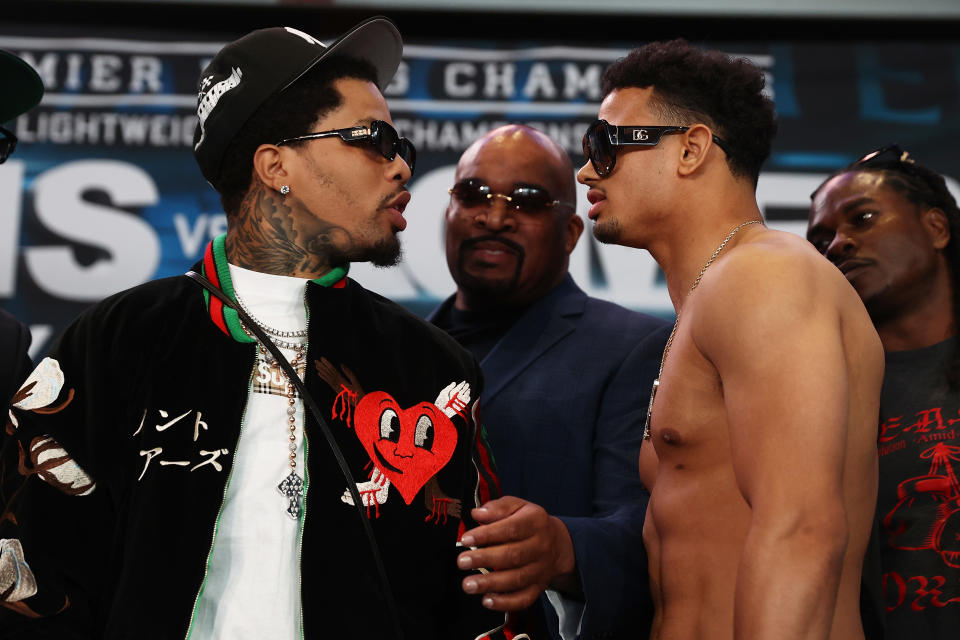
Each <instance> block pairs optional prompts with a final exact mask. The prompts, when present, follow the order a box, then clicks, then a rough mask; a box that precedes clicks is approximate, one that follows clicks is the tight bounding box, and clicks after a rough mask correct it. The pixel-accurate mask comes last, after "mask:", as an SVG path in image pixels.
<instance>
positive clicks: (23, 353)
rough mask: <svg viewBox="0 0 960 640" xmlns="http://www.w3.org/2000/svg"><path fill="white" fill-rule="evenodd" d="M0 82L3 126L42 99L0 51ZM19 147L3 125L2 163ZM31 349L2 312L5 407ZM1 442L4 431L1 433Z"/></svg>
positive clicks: (26, 73)
mask: <svg viewBox="0 0 960 640" xmlns="http://www.w3.org/2000/svg"><path fill="white" fill-rule="evenodd" d="M0 83H2V85H3V87H4V91H3V97H0V123H4V122H7V121H8V120H13V119H14V118H16V117H17V116H19V115H20V114H22V113H26V112H27V111H29V110H30V109H33V108H34V107H35V106H37V103H39V102H40V98H42V97H43V81H42V80H40V76H39V75H37V72H36V71H34V69H33V67H31V66H30V65H29V64H27V63H26V62H24V61H23V60H21V59H20V58H18V57H17V56H15V55H13V54H12V53H9V52H7V51H3V50H2V49H0ZM16 146H17V136H15V135H14V134H13V132H12V131H9V130H7V129H5V128H4V127H2V126H0V164H3V163H4V162H6V161H7V158H9V157H10V154H11V153H13V150H14V149H15V148H16ZM29 347H30V330H29V329H27V327H26V325H24V324H23V323H21V322H19V321H18V320H17V319H16V318H14V317H13V316H12V315H10V314H9V313H7V312H6V311H4V310H3V309H0V394H2V398H3V406H4V407H6V406H7V403H8V401H9V399H10V397H11V396H13V392H14V391H16V390H17V388H18V387H19V386H20V383H21V382H23V379H24V378H26V377H27V374H28V373H30V369H31V368H32V365H31V363H30V357H29V356H28V355H27V349H28V348H29ZM0 442H3V432H2V431H0Z"/></svg>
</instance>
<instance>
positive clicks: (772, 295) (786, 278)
mask: <svg viewBox="0 0 960 640" xmlns="http://www.w3.org/2000/svg"><path fill="white" fill-rule="evenodd" d="M700 288H701V289H703V291H702V292H701V293H698V297H699V298H701V300H699V301H698V305H701V304H702V305H704V306H707V305H709V306H713V305H714V304H722V305H724V306H727V307H729V306H730V305H738V306H740V305H747V306H748V307H750V306H752V305H760V306H762V307H773V306H776V305H777V304H787V305H789V306H794V305H809V304H811V303H813V302H817V303H818V304H817V305H816V306H817V307H823V306H824V303H825V302H827V301H826V300H825V299H824V298H825V296H827V297H830V298H832V297H833V296H836V295H842V294H843V293H844V292H847V293H850V294H853V295H856V293H855V292H854V291H853V288H852V287H850V285H849V284H848V283H847V281H846V279H844V277H843V275H842V274H841V273H840V271H839V270H838V269H837V268H836V267H835V266H833V265H832V264H830V262H828V261H827V260H826V259H825V258H824V257H823V256H821V255H820V254H819V253H817V252H816V250H814V248H813V247H812V246H810V244H809V243H808V242H807V241H806V240H804V239H803V238H800V237H798V236H795V235H793V234H791V233H786V232H783V231H776V230H773V229H763V230H762V231H760V232H758V233H754V234H752V235H751V236H749V237H748V238H747V239H746V241H745V242H741V243H740V244H738V245H736V246H734V247H733V248H732V249H730V252H729V253H728V254H727V255H725V256H724V255H723V254H721V256H720V258H719V259H718V260H717V262H716V264H715V265H714V266H713V267H712V268H711V269H710V270H708V271H707V273H706V274H705V275H704V278H703V280H702V282H701V284H700Z"/></svg>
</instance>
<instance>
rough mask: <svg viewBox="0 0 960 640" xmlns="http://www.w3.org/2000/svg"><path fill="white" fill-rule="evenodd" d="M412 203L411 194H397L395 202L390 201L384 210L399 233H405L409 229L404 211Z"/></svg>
mask: <svg viewBox="0 0 960 640" xmlns="http://www.w3.org/2000/svg"><path fill="white" fill-rule="evenodd" d="M409 202H410V192H409V191H402V192H400V193H399V194H397V197H395V198H394V199H393V200H391V201H389V202H388V203H387V204H386V205H385V206H384V209H385V210H386V212H387V213H388V214H389V215H390V217H391V219H392V222H393V226H394V227H395V228H396V229H397V230H398V231H403V230H404V229H406V228H407V220H406V218H404V217H403V211H404V209H406V208H407V204H408V203H409Z"/></svg>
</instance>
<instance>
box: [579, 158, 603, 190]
mask: <svg viewBox="0 0 960 640" xmlns="http://www.w3.org/2000/svg"><path fill="white" fill-rule="evenodd" d="M599 179H600V176H598V175H597V172H596V171H594V170H593V163H592V162H590V159H589V158H587V160H586V162H584V163H583V166H582V167H580V170H579V171H577V182H579V183H580V184H586V185H589V184H590V183H591V182H594V181H596V180H599Z"/></svg>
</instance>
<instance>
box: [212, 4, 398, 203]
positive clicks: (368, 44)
mask: <svg viewBox="0 0 960 640" xmlns="http://www.w3.org/2000/svg"><path fill="white" fill-rule="evenodd" d="M333 54H337V55H345V56H350V57H353V58H360V59H361V60H366V61H367V62H369V63H370V64H371V65H373V67H374V68H375V69H376V70H377V86H378V87H379V88H380V91H383V90H384V89H386V87H387V85H388V84H389V83H390V80H391V79H392V78H393V76H394V74H395V73H396V72H397V67H398V66H400V58H401V57H402V55H403V40H402V39H401V38H400V32H399V31H397V28H396V27H395V26H394V25H393V23H392V22H390V20H388V19H387V18H384V17H382V16H377V17H374V18H370V19H369V20H366V21H365V22H362V23H360V24H358V25H357V26H355V27H353V28H352V29H351V30H350V31H348V32H347V33H346V34H344V35H343V36H341V37H340V38H339V39H337V40H336V41H335V42H333V43H332V44H331V45H330V46H326V45H324V44H323V43H322V42H320V41H319V40H317V39H316V38H314V37H313V36H311V35H308V34H306V33H304V32H303V31H300V30H298V29H293V28H291V27H271V28H269V29H258V30H257V31H252V32H251V33H248V34H247V35H245V36H243V37H242V38H240V39H238V40H234V41H233V42H231V43H230V44H228V45H226V46H225V47H224V48H223V49H221V50H220V51H219V53H217V55H216V56H214V58H213V60H211V61H210V64H208V65H207V66H206V68H205V69H204V70H203V73H202V74H201V75H200V85H199V87H198V88H199V94H198V96H197V116H198V117H199V122H198V123H197V128H196V130H195V131H194V134H193V155H194V156H195V157H196V159H197V164H199V165H200V171H201V172H203V176H204V177H205V178H206V179H207V181H208V182H210V183H211V184H212V183H214V182H215V181H216V179H217V177H218V176H219V175H220V163H221V161H222V160H223V154H224V153H225V152H226V150H227V147H228V146H229V145H230V142H231V141H232V140H233V138H234V137H235V136H236V135H237V133H238V132H239V131H240V128H241V127H242V126H243V125H244V123H246V121H247V120H249V119H250V116H252V115H253V114H254V112H255V111H256V110H257V109H258V108H259V107H260V105H262V104H263V103H264V102H265V101H266V100H267V99H268V98H270V97H271V96H273V95H275V94H276V93H279V92H281V91H283V90H284V89H286V88H287V87H289V86H290V85H292V84H293V83H294V82H296V81H297V80H298V79H299V78H300V77H301V76H303V75H304V74H305V73H307V72H308V71H310V69H312V68H313V67H315V66H316V65H317V64H318V63H319V62H320V61H321V60H323V59H324V58H326V57H328V56H330V55H333Z"/></svg>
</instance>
